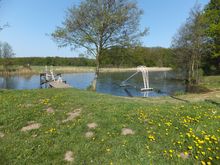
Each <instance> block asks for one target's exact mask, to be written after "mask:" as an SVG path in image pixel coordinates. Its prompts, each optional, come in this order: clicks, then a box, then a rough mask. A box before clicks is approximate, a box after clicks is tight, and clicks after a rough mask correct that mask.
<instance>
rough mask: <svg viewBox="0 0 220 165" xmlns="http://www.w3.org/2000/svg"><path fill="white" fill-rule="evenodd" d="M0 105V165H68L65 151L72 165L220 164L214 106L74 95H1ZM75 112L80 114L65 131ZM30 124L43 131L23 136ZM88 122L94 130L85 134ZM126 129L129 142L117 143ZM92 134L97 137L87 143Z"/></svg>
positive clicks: (219, 124)
mask: <svg viewBox="0 0 220 165" xmlns="http://www.w3.org/2000/svg"><path fill="white" fill-rule="evenodd" d="M217 101H220V100H217ZM0 104H1V107H0V132H1V133H2V134H4V137H1V138H0V162H1V163H0V164H66V163H67V162H66V161H65V160H64V155H65V153H66V151H72V152H73V158H74V161H73V162H71V163H73V164H201V163H204V162H205V163H211V164H219V163H220V159H219V157H220V155H219V153H220V149H219V147H220V145H219V140H220V138H219V137H220V106H219V105H218V104H212V103H209V102H193V103H184V102H181V101H178V102H171V101H170V100H169V99H168V98H161V99H131V98H129V99H128V98H122V97H114V96H108V95H103V94H97V93H93V92H87V91H79V90H76V89H65V90H64V89H61V90H58V89H45V90H24V91H11V90H9V91H7V90H4V91H0ZM48 108H52V109H53V110H54V113H47V112H46V109H48ZM75 109H81V114H80V115H79V116H78V117H77V118H75V119H74V120H72V121H68V122H65V123H62V120H64V119H66V118H67V116H68V113H69V112H73V111H74V110H75ZM30 121H34V122H36V123H40V124H42V126H41V127H40V128H39V129H35V130H31V131H27V132H22V131H21V128H22V127H24V126H26V125H27V123H28V122H30ZM92 122H95V123H96V124H97V125H98V126H97V128H95V129H92V130H90V129H89V128H88V127H87V124H88V123H92ZM123 128H130V129H132V130H133V131H134V134H133V135H127V136H124V135H122V134H121V130H122V129H123ZM89 130H90V131H92V132H93V133H94V136H93V137H91V138H86V137H85V134H86V132H88V131H89Z"/></svg>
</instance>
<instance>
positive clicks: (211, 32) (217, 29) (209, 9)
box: [202, 0, 220, 73]
mask: <svg viewBox="0 0 220 165" xmlns="http://www.w3.org/2000/svg"><path fill="white" fill-rule="evenodd" d="M202 23H203V27H204V31H205V38H206V40H205V41H206V54H207V57H206V58H205V59H204V64H205V65H204V69H205V70H210V68H213V67H214V68H215V69H214V71H215V72H217V73H220V0H211V1H210V2H209V3H208V4H207V6H206V7H205V9H204V12H203V17H202Z"/></svg>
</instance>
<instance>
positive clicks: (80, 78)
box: [0, 72, 185, 97]
mask: <svg viewBox="0 0 220 165" xmlns="http://www.w3.org/2000/svg"><path fill="white" fill-rule="evenodd" d="M131 74H133V73H132V72H122V73H101V74H100V76H99V79H98V81H97V92H100V93H106V94H111V95H117V96H129V97H134V96H140V97H154V96H165V95H170V94H172V93H174V92H183V91H185V86H184V84H183V83H182V82H181V81H176V80H173V78H175V73H173V72H166V73H164V72H149V82H150V87H151V88H154V90H153V91H145V92H140V88H142V87H143V80H142V76H141V74H138V75H137V76H135V78H133V79H131V80H129V82H128V83H129V86H126V87H120V84H121V82H122V81H123V80H125V79H126V78H127V77H129V76H130V75H131ZM62 77H63V79H64V80H66V81H67V83H68V84H70V85H71V86H73V87H75V88H78V89H87V88H88V86H90V85H91V82H92V80H93V78H94V73H69V74H63V75H62ZM46 87H47V86H46ZM0 88H5V89H36V88H40V76H39V75H28V76H11V77H0Z"/></svg>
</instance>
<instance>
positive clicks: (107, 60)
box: [100, 46, 175, 67]
mask: <svg viewBox="0 0 220 165" xmlns="http://www.w3.org/2000/svg"><path fill="white" fill-rule="evenodd" d="M100 62H101V66H104V67H136V66H139V65H145V66H148V67H152V66H157V67H175V63H174V60H173V52H172V50H171V49H168V48H160V47H152V48H147V47H140V46H138V47H134V48H123V47H113V48H111V49H108V50H105V52H104V53H103V55H102V56H101V57H100Z"/></svg>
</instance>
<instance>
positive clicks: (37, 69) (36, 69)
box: [0, 66, 172, 76]
mask: <svg viewBox="0 0 220 165" xmlns="http://www.w3.org/2000/svg"><path fill="white" fill-rule="evenodd" d="M147 68H148V69H149V72H159V71H171V70H172V68H169V67H147ZM49 69H50V67H48V70H49ZM44 70H45V67H44V66H32V67H31V69H27V68H18V70H16V71H11V72H5V71H0V75H1V76H12V75H31V74H40V73H43V72H44ZM136 70H137V68H100V72H101V73H107V72H131V71H136ZM53 71H54V72H55V73H87V72H95V67H76V66H73V67H71V66H53Z"/></svg>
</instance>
